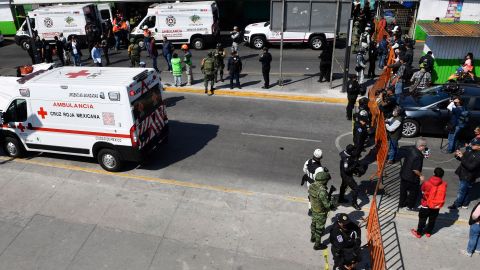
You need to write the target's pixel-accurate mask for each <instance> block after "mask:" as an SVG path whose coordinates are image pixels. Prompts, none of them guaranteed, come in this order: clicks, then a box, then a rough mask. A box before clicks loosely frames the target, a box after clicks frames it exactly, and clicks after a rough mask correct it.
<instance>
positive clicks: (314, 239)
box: [310, 235, 316, 243]
mask: <svg viewBox="0 0 480 270" xmlns="http://www.w3.org/2000/svg"><path fill="white" fill-rule="evenodd" d="M315 241H316V238H315V235H312V236H310V242H312V243H315Z"/></svg>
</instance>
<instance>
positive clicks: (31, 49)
mask: <svg viewBox="0 0 480 270" xmlns="http://www.w3.org/2000/svg"><path fill="white" fill-rule="evenodd" d="M27 44H28V47H27V53H28V56H30V59H31V60H32V65H35V64H36V63H37V57H36V56H35V52H36V49H35V39H34V38H32V37H28V38H27Z"/></svg>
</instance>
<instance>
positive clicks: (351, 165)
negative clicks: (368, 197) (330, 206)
mask: <svg viewBox="0 0 480 270" xmlns="http://www.w3.org/2000/svg"><path fill="white" fill-rule="evenodd" d="M354 150H355V147H354V146H353V145H351V144H349V145H347V147H346V148H345V150H343V151H342V152H340V176H341V177H342V184H341V185H340V194H339V196H338V203H348V200H347V199H345V191H346V190H347V187H349V188H350V189H351V190H352V192H351V195H352V202H351V205H352V207H353V208H355V210H360V209H361V208H360V206H359V205H358V203H357V198H358V185H357V182H355V179H354V178H353V173H354V170H355V166H356V165H357V159H356V158H355V157H354V156H352V154H353V151H354Z"/></svg>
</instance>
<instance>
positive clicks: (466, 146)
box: [465, 126, 480, 150]
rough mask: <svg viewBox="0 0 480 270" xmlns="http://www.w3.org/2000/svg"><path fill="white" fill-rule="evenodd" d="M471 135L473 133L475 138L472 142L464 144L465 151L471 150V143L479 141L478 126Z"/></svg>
mask: <svg viewBox="0 0 480 270" xmlns="http://www.w3.org/2000/svg"><path fill="white" fill-rule="evenodd" d="M473 133H474V135H475V137H474V138H473V139H472V140H470V142H469V143H466V144H465V150H471V149H472V142H474V141H475V140H476V139H479V140H480V126H477V127H475V129H474V130H473Z"/></svg>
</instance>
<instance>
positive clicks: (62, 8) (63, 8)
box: [30, 3, 91, 13]
mask: <svg viewBox="0 0 480 270" xmlns="http://www.w3.org/2000/svg"><path fill="white" fill-rule="evenodd" d="M89 5H91V4H89V3H86V4H74V5H55V6H47V7H40V8H37V9H35V10H32V11H30V12H32V13H37V12H53V11H56V12H59V11H67V10H74V9H75V10H78V9H83V8H84V7H86V6H89Z"/></svg>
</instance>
